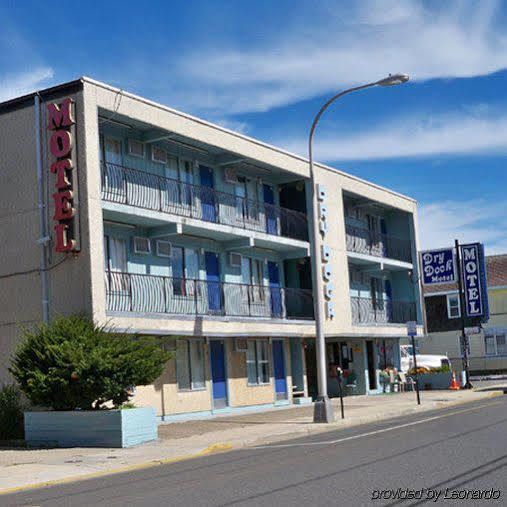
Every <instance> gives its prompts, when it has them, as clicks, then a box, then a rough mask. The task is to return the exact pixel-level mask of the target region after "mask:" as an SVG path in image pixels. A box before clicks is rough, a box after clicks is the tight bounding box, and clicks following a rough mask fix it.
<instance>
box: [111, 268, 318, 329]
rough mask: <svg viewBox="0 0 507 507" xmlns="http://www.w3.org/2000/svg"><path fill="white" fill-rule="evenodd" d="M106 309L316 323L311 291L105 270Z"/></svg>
mask: <svg viewBox="0 0 507 507" xmlns="http://www.w3.org/2000/svg"><path fill="white" fill-rule="evenodd" d="M105 284H106V300H107V310H108V311H115V312H136V313H167V314H172V315H222V316H236V317H264V318H270V319H308V320H312V319H313V296H312V291H311V290H307V289H290V288H284V287H265V286H260V285H247V284H240V283H228V282H220V281H216V282H215V281H209V280H189V279H185V278H172V277H168V276H155V275H143V274H134V273H120V272H115V271H106V272H105Z"/></svg>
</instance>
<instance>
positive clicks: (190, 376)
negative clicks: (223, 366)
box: [176, 340, 205, 390]
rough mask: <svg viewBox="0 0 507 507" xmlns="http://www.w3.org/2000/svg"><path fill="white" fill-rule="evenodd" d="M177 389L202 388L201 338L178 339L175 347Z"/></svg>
mask: <svg viewBox="0 0 507 507" xmlns="http://www.w3.org/2000/svg"><path fill="white" fill-rule="evenodd" d="M176 376H177V380H178V389H180V390H191V389H203V388H204V387H205V380H204V350H203V341H202V340H178V345H177V348H176Z"/></svg>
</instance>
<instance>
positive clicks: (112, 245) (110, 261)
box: [104, 236, 129, 291]
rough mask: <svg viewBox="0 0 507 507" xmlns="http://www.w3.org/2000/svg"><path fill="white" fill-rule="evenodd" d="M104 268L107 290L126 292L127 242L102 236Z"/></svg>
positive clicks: (127, 283)
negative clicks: (106, 274) (106, 272)
mask: <svg viewBox="0 0 507 507" xmlns="http://www.w3.org/2000/svg"><path fill="white" fill-rule="evenodd" d="M104 267H105V269H106V271H108V276H107V278H106V283H107V289H108V290H111V291H127V290H128V285H129V281H128V275H127V274H126V273H127V271H128V267H127V242H126V241H125V240H124V239H120V238H113V237H111V236H104Z"/></svg>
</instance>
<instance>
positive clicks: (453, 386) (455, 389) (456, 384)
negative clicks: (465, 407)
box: [449, 371, 460, 391]
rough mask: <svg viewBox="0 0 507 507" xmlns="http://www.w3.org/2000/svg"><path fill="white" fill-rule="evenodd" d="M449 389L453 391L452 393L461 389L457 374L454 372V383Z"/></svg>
mask: <svg viewBox="0 0 507 507" xmlns="http://www.w3.org/2000/svg"><path fill="white" fill-rule="evenodd" d="M449 389H451V390H452V391H459V389H460V387H459V384H458V382H457V381H456V373H455V372H454V371H453V372H452V382H451V386H450V387H449Z"/></svg>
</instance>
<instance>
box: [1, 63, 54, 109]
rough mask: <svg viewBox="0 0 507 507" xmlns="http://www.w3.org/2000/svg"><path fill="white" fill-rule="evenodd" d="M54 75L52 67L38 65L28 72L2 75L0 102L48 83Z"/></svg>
mask: <svg viewBox="0 0 507 507" xmlns="http://www.w3.org/2000/svg"><path fill="white" fill-rule="evenodd" d="M53 75H54V72H53V70H52V69H51V68H50V67H38V68H35V69H33V70H31V71H28V72H20V73H16V74H6V75H3V76H0V102H3V101H5V100H9V99H12V98H13V97H18V96H20V95H25V94H27V93H30V92H32V91H34V90H36V89H37V88H39V87H42V86H45V85H48V82H49V80H51V79H52V78H53Z"/></svg>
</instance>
